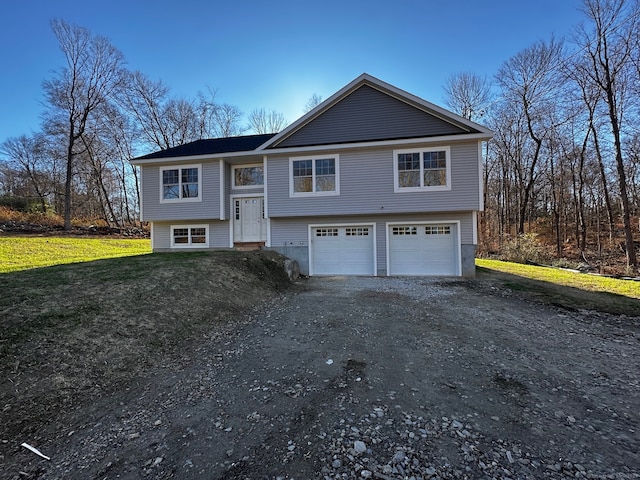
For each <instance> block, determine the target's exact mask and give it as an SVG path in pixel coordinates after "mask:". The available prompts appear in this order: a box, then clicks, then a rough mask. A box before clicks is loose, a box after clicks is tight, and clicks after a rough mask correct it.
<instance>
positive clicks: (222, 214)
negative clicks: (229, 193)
mask: <svg viewBox="0 0 640 480" xmlns="http://www.w3.org/2000/svg"><path fill="white" fill-rule="evenodd" d="M219 164H220V182H219V184H220V185H219V187H220V188H219V189H220V220H225V210H226V209H225V205H224V199H225V197H226V195H225V188H224V185H225V178H224V160H223V159H220V160H219Z"/></svg>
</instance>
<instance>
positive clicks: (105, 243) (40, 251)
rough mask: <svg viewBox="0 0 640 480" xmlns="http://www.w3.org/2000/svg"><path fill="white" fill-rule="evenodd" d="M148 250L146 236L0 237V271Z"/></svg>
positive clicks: (5, 271)
mask: <svg viewBox="0 0 640 480" xmlns="http://www.w3.org/2000/svg"><path fill="white" fill-rule="evenodd" d="M149 253H151V242H150V241H149V240H147V239H114V238H86V237H35V236H7V237H0V273H8V272H17V271H20V270H28V269H31V268H40V267H49V266H52V265H59V264H68V263H80V262H91V261H94V260H99V259H105V258H117V257H128V256H133V255H145V254H149Z"/></svg>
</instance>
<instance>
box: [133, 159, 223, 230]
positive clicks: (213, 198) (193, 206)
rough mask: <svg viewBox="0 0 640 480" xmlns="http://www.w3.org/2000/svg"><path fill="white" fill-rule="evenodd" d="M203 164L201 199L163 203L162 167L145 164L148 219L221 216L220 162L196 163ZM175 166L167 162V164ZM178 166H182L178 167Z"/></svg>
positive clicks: (145, 195)
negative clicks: (161, 193)
mask: <svg viewBox="0 0 640 480" xmlns="http://www.w3.org/2000/svg"><path fill="white" fill-rule="evenodd" d="M193 164H194V165H196V164H197V165H201V166H202V168H201V175H202V180H201V192H200V194H201V196H202V201H199V202H174V203H160V166H159V165H143V166H142V168H141V184H142V204H143V206H144V220H145V221H147V222H153V221H158V220H180V221H186V220H203V219H210V218H219V217H220V163H219V162H218V161H217V160H216V161H209V162H194V163H193ZM167 166H169V167H171V166H172V165H170V164H165V165H163V167H167ZM176 168H178V166H176Z"/></svg>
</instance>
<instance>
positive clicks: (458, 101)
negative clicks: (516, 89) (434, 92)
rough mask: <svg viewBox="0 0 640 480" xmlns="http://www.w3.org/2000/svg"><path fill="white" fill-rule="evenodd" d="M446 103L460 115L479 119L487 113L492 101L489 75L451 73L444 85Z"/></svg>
mask: <svg viewBox="0 0 640 480" xmlns="http://www.w3.org/2000/svg"><path fill="white" fill-rule="evenodd" d="M444 91H445V93H446V99H445V103H446V104H447V106H448V107H449V108H450V109H451V110H452V111H453V112H455V113H457V114H458V115H461V116H462V117H464V118H467V119H469V120H477V119H479V118H480V117H482V116H484V115H485V114H486V113H487V109H488V108H489V104H490V103H491V83H490V82H489V80H487V77H482V76H480V75H477V74H475V73H470V72H462V73H456V74H453V75H451V76H450V77H449V78H448V79H447V83H446V85H445V86H444Z"/></svg>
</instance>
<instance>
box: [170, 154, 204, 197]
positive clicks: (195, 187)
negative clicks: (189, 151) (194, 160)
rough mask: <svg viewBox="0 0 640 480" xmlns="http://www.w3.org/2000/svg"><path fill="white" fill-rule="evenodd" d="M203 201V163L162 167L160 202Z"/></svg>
mask: <svg viewBox="0 0 640 480" xmlns="http://www.w3.org/2000/svg"><path fill="white" fill-rule="evenodd" d="M201 201H202V165H200V164H198V165H170V166H165V167H160V203H182V202H201Z"/></svg>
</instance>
